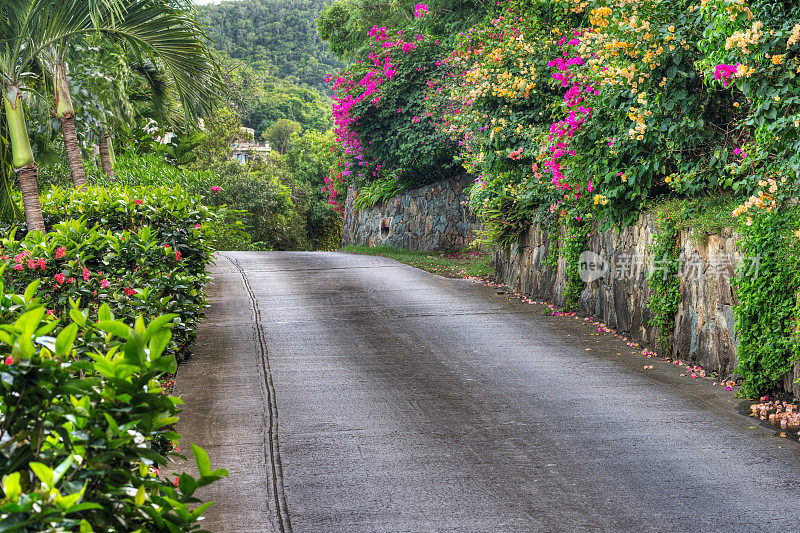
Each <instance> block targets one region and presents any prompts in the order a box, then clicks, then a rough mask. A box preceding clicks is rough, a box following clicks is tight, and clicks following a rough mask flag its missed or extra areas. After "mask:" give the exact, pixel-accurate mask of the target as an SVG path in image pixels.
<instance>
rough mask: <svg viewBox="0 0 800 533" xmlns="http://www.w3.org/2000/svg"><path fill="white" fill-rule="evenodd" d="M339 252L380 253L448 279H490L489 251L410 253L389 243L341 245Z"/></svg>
mask: <svg viewBox="0 0 800 533" xmlns="http://www.w3.org/2000/svg"><path fill="white" fill-rule="evenodd" d="M341 251H343V252H348V253H351V254H361V255H380V256H383V257H388V258H389V259H394V260H395V261H399V262H401V263H404V264H406V265H410V266H413V267H415V268H419V269H421V270H425V271H427V272H431V273H433V274H438V275H440V276H445V277H448V278H483V279H487V280H491V279H493V278H494V259H493V255H492V253H491V252H487V251H478V250H469V249H468V250H462V251H458V252H412V251H409V250H400V249H397V248H390V247H389V246H377V247H374V248H370V247H369V246H363V245H359V246H345V247H344V248H342V249H341Z"/></svg>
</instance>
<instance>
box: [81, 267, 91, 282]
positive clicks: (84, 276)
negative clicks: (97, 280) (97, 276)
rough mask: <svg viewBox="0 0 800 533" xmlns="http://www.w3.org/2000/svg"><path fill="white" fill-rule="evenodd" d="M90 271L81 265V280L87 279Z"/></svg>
mask: <svg viewBox="0 0 800 533" xmlns="http://www.w3.org/2000/svg"><path fill="white" fill-rule="evenodd" d="M91 274H92V273H91V272H89V269H88V268H86V267H83V281H89V276H91Z"/></svg>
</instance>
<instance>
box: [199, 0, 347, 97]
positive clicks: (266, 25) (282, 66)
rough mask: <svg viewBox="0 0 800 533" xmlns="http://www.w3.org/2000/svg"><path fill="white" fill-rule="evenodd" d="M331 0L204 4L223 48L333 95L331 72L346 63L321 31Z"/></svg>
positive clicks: (202, 16)
mask: <svg viewBox="0 0 800 533" xmlns="http://www.w3.org/2000/svg"><path fill="white" fill-rule="evenodd" d="M325 4H326V0H236V1H232V2H223V3H221V4H218V5H208V6H202V7H199V8H198V10H199V14H200V19H201V20H202V21H203V22H204V23H205V25H206V29H207V32H208V35H209V36H210V37H211V39H213V40H214V42H215V47H216V48H217V49H218V50H221V51H224V52H226V53H227V54H229V55H230V56H231V57H232V58H234V59H241V60H243V61H246V62H247V63H249V64H250V65H251V66H252V67H254V68H256V69H258V70H266V71H267V72H268V74H269V75H271V76H274V77H276V78H279V79H283V80H287V81H290V82H292V83H296V84H306V85H308V86H310V87H314V88H315V89H317V90H318V91H319V92H320V93H321V94H323V95H327V94H328V93H329V89H328V88H327V87H326V85H325V81H324V80H325V76H327V75H328V74H330V73H331V72H334V71H335V70H337V69H339V68H341V67H342V66H343V63H342V62H341V61H340V60H339V59H337V58H336V56H335V55H334V54H332V53H331V52H330V51H329V50H328V47H327V45H326V44H325V43H324V42H323V41H322V40H321V39H320V37H319V35H318V33H317V27H316V23H315V19H316V18H317V15H319V13H320V12H321V11H322V10H323V8H324V7H325Z"/></svg>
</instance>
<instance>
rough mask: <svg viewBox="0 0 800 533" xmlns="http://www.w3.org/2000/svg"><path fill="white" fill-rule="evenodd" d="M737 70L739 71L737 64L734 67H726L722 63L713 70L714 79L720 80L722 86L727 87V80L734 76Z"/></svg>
mask: <svg viewBox="0 0 800 533" xmlns="http://www.w3.org/2000/svg"><path fill="white" fill-rule="evenodd" d="M737 70H739V64H738V63H737V64H735V65H726V64H724V63H722V64H719V65H717V66H716V67H715V68H714V79H715V80H722V84H723V85H724V86H725V87H727V86H728V78H730V77H731V76H733V75H734V74H736V71H737Z"/></svg>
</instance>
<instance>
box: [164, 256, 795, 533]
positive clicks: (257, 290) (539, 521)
mask: <svg viewBox="0 0 800 533" xmlns="http://www.w3.org/2000/svg"><path fill="white" fill-rule="evenodd" d="M213 275H214V278H215V280H214V283H213V285H212V286H211V300H210V301H211V304H212V305H211V307H210V308H209V309H208V312H207V314H208V320H207V321H206V322H205V324H204V325H203V326H202V328H201V332H200V336H201V338H200V339H199V340H198V344H197V350H196V354H195V356H194V357H193V359H192V360H191V361H190V362H189V363H188V364H186V365H184V366H182V367H181V369H180V370H179V375H178V379H177V383H176V391H177V393H179V394H182V395H183V398H184V400H185V401H186V403H187V408H186V410H185V412H184V414H183V416H182V419H181V423H180V425H179V431H180V432H181V433H183V436H184V439H183V441H182V446H183V447H184V448H188V444H186V443H187V442H196V443H198V444H200V445H202V446H204V447H205V448H206V449H207V451H208V452H209V454H210V455H211V459H212V463H213V466H214V467H219V466H224V467H227V468H228V469H229V470H230V472H231V477H230V478H229V479H226V480H224V481H222V482H219V483H217V484H214V485H211V486H209V487H207V488H206V489H205V490H204V492H203V495H204V497H206V498H210V499H214V500H216V502H217V503H216V504H215V505H214V506H213V507H212V508H211V510H210V511H209V512H208V513H207V515H206V516H207V519H206V522H205V527H206V528H208V529H210V530H211V531H217V532H234V531H236V532H239V531H275V532H283V533H286V532H289V531H295V532H307V531H310V532H317V531H320V532H340V531H341V532H362V531H363V532H383V531H386V532H401V531H402V532H433V531H459V532H472V531H475V532H478V531H480V532H483V531H486V532H489V531H492V532H504V531H542V532H560V531H565V532H571V531H615V532H616V531H637V532H638V531H680V532H685V531H754V532H763V531H797V530H798V529H800V505H799V502H800V444H798V443H797V442H796V441H795V442H790V441H789V439H781V438H778V437H777V436H776V434H775V433H776V432H775V431H773V430H771V429H769V428H765V427H763V426H760V425H758V424H755V420H753V419H751V418H748V417H747V416H744V415H742V414H740V411H739V410H738V409H737V408H738V406H739V403H740V402H739V401H737V400H734V399H733V398H732V393H730V392H726V391H724V390H722V389H721V387H718V386H717V387H714V386H712V384H711V383H710V382H704V381H693V380H689V379H687V378H685V377H680V376H679V370H678V369H677V368H676V367H675V366H674V365H669V364H666V363H662V362H660V361H657V360H654V359H653V360H649V361H648V360H647V359H645V358H643V357H642V356H640V355H636V356H633V355H630V350H629V349H628V350H625V348H627V347H626V346H625V345H624V343H623V342H621V341H620V340H618V339H615V338H613V337H610V336H603V335H596V334H595V335H592V334H591V333H592V332H595V333H596V329H593V328H591V327H590V326H587V325H586V323H585V322H584V321H583V320H577V319H570V318H563V317H545V316H541V315H540V314H538V313H536V314H534V313H533V312H532V310H533V309H534V308H533V307H532V306H531V305H528V304H524V303H522V302H520V301H518V300H516V299H509V298H508V297H506V296H504V295H498V294H497V293H496V291H495V290H494V289H492V288H489V287H485V286H483V285H480V284H477V283H473V282H470V281H463V280H450V279H444V278H441V277H438V276H434V275H432V274H428V273H425V272H422V271H419V270H416V269H413V268H411V267H408V266H404V265H401V264H399V263H396V262H394V261H391V260H388V259H384V258H381V257H365V256H356V255H349V254H342V253H277V252H276V253H250V252H225V253H222V254H220V255H219V256H218V258H217V265H216V267H214V269H213ZM587 349H588V350H587ZM618 353H622V354H623V355H617V354H618ZM645 364H654V366H655V367H654V369H653V370H645V369H643V366H644V365H645ZM754 425H755V426H757V427H756V428H755V429H751V426H754Z"/></svg>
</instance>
